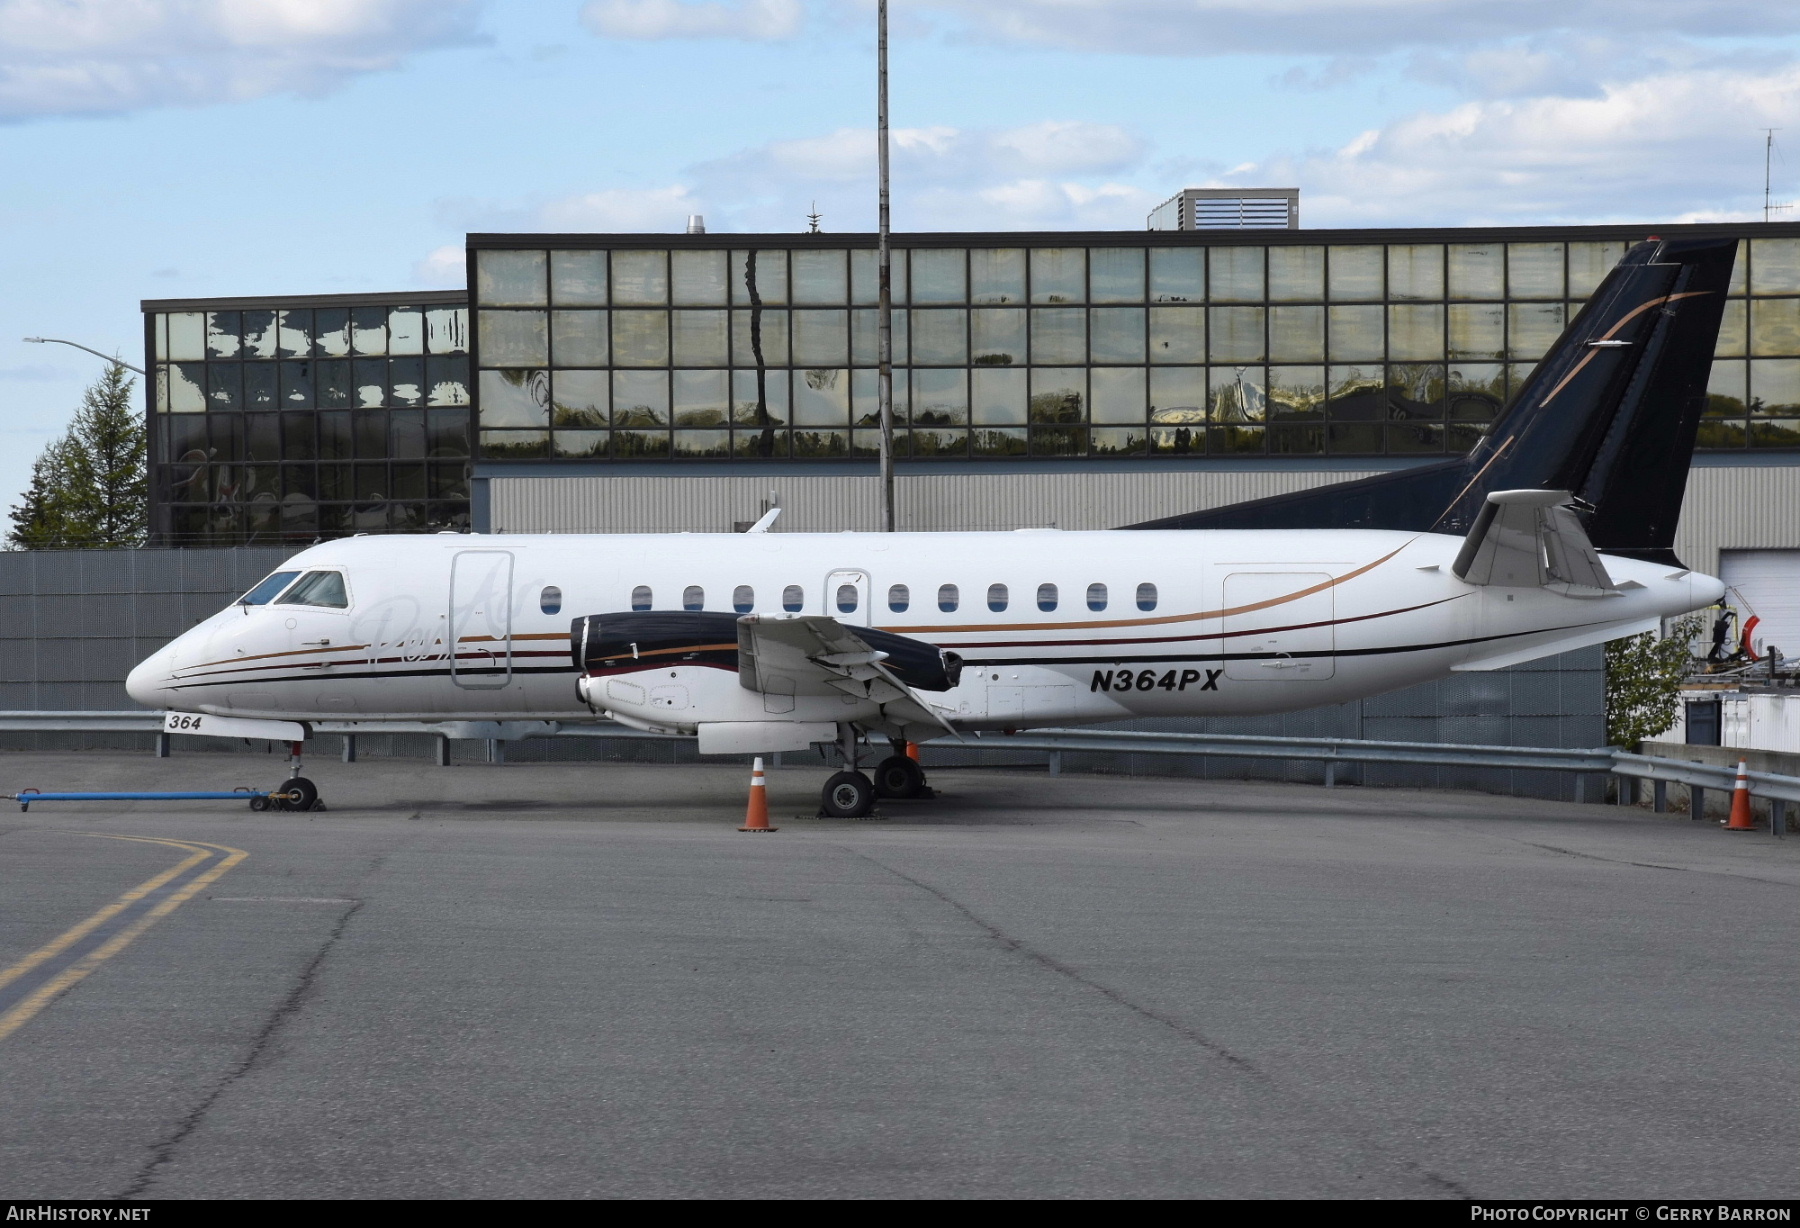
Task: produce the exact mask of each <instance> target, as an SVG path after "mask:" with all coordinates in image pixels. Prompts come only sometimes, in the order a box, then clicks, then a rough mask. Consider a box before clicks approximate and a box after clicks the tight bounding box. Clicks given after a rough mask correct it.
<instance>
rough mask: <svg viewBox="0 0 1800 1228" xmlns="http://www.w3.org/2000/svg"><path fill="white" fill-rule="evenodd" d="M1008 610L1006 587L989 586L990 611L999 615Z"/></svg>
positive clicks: (998, 585) (1000, 585) (1002, 585)
mask: <svg viewBox="0 0 1800 1228" xmlns="http://www.w3.org/2000/svg"><path fill="white" fill-rule="evenodd" d="M1005 608H1006V585H1004V584H990V585H988V609H990V610H992V611H994V613H996V614H998V613H999V612H1000V611H1001V610H1004V609H1005Z"/></svg>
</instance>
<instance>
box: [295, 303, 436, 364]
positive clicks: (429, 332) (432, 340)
mask: <svg viewBox="0 0 1800 1228" xmlns="http://www.w3.org/2000/svg"><path fill="white" fill-rule="evenodd" d="M323 314H324V313H323V312H321V313H320V315H321V316H322V315H323ZM325 341H326V338H325V337H323V336H322V337H320V339H319V344H320V347H321V350H320V352H321V353H332V354H336V353H338V352H339V351H337V350H326V349H324V348H323V347H324V346H325ZM425 348H426V349H428V350H430V351H431V352H432V353H433V354H466V353H468V351H469V309H468V308H467V307H433V308H431V309H430V310H429V311H427V312H426V313H425Z"/></svg>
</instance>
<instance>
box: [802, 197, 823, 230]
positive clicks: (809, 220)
mask: <svg viewBox="0 0 1800 1228" xmlns="http://www.w3.org/2000/svg"><path fill="white" fill-rule="evenodd" d="M824 216H825V215H824V214H823V213H820V212H819V202H818V201H816V200H815V201H814V202H813V203H812V212H811V213H809V214H807V215H806V233H807V234H809V235H816V234H818V233H820V231H819V219H820V218H822V217H824Z"/></svg>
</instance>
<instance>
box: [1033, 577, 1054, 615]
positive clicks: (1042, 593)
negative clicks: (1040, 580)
mask: <svg viewBox="0 0 1800 1228" xmlns="http://www.w3.org/2000/svg"><path fill="white" fill-rule="evenodd" d="M1037 605H1038V609H1040V610H1043V611H1044V612H1045V613H1049V612H1050V611H1051V610H1054V609H1055V608H1056V585H1054V584H1040V585H1038V591H1037Z"/></svg>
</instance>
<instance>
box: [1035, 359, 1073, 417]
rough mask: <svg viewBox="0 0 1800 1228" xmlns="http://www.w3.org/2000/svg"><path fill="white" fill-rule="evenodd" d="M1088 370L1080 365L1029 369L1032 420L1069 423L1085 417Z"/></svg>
mask: <svg viewBox="0 0 1800 1228" xmlns="http://www.w3.org/2000/svg"><path fill="white" fill-rule="evenodd" d="M1086 392H1087V372H1086V371H1085V370H1082V369H1081V368H1075V369H1061V370H1045V369H1043V368H1038V369H1036V370H1034V371H1032V373H1031V409H1030V413H1031V420H1032V421H1033V422H1036V423H1040V424H1046V425H1072V424H1074V423H1079V422H1082V421H1085V420H1086V417H1087V415H1086V412H1085V410H1086V401H1087V398H1086V396H1085V393H1086Z"/></svg>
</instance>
